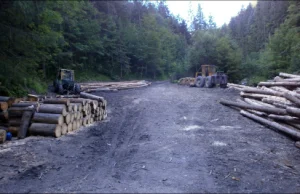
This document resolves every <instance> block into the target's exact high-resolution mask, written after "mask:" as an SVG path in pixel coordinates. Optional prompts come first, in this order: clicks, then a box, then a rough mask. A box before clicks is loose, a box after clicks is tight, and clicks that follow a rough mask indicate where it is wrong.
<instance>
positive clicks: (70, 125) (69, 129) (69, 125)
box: [68, 123, 73, 133]
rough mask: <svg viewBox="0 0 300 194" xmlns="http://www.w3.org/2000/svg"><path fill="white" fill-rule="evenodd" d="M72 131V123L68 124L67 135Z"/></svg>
mask: <svg viewBox="0 0 300 194" xmlns="http://www.w3.org/2000/svg"><path fill="white" fill-rule="evenodd" d="M72 129H73V123H69V124H68V133H69V132H71V131H72Z"/></svg>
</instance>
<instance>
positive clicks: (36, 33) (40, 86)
mask: <svg viewBox="0 0 300 194" xmlns="http://www.w3.org/2000/svg"><path fill="white" fill-rule="evenodd" d="M299 9H300V4H299V3H298V2H297V1H291V2H288V1H258V2H257V4H256V5H255V6H252V5H251V4H249V6H248V7H246V8H242V9H241V11H240V12H239V14H238V15H237V16H236V17H233V18H232V19H231V21H230V23H229V24H225V25H223V26H222V27H220V28H217V27H216V24H215V22H214V19H213V16H205V15H204V14H203V10H202V8H201V6H200V5H199V6H198V10H197V13H196V14H195V15H193V16H192V18H193V20H192V22H191V24H188V23H187V22H186V21H185V20H184V19H182V18H180V17H178V16H174V15H173V14H172V13H171V12H170V10H169V9H168V6H167V5H166V3H165V2H164V1H160V2H151V1H150V2H148V1H138V0H134V1H92V0H90V1H49V0H48V1H1V2H0V17H1V22H0V28H1V30H0V41H1V46H0V59H1V60H0V67H1V71H0V82H1V84H0V93H1V94H2V95H22V94H24V93H26V92H28V91H30V90H32V89H33V90H35V91H37V92H39V93H41V92H45V91H46V90H47V84H49V83H51V80H53V79H54V78H55V76H56V72H57V70H58V69H59V68H69V69H74V70H75V79H76V80H77V81H84V80H128V79H151V80H157V79H178V78H180V77H182V76H193V75H194V73H195V72H196V71H197V70H199V68H200V66H201V65H202V64H214V65H216V66H217V67H218V69H219V70H221V71H224V72H225V73H227V75H228V77H229V81H231V82H239V81H241V80H242V79H244V78H247V79H249V83H250V84H255V83H257V82H258V81H260V80H262V79H267V78H269V77H273V76H274V75H275V74H276V73H278V72H279V71H287V72H297V71H298V69H299V66H300V52H299V51H300V37H299V32H300V30H299V25H300V10H299Z"/></svg>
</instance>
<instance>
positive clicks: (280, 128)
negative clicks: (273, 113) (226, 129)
mask: <svg viewBox="0 0 300 194" xmlns="http://www.w3.org/2000/svg"><path fill="white" fill-rule="evenodd" d="M240 113H241V114H242V115H243V116H246V117H248V118H250V119H253V120H255V121H257V122H259V123H262V124H264V125H268V126H270V127H273V128H275V129H277V130H278V131H281V132H283V133H286V134H288V135H290V136H292V137H294V138H296V139H300V132H299V131H296V130H293V129H290V128H288V127H285V126H283V125H280V124H278V123H276V122H273V121H269V120H267V119H264V118H261V117H259V116H256V115H254V114H251V113H249V112H247V111H244V110H241V111H240Z"/></svg>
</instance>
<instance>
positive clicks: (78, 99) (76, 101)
mask: <svg viewBox="0 0 300 194" xmlns="http://www.w3.org/2000/svg"><path fill="white" fill-rule="evenodd" d="M70 102H71V103H81V104H82V105H83V106H84V105H86V103H87V99H84V98H70Z"/></svg>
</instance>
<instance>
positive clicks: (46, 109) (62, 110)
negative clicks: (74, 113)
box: [38, 104, 68, 116]
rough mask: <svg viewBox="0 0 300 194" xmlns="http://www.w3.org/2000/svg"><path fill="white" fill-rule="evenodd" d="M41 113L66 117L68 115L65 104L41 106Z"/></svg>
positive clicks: (39, 110) (39, 109)
mask: <svg viewBox="0 0 300 194" xmlns="http://www.w3.org/2000/svg"><path fill="white" fill-rule="evenodd" d="M38 112H40V113H51V114H62V115H63V116H66V115H67V114H68V112H67V109H66V106H65V105H64V104H41V106H40V107H39V108H38Z"/></svg>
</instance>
